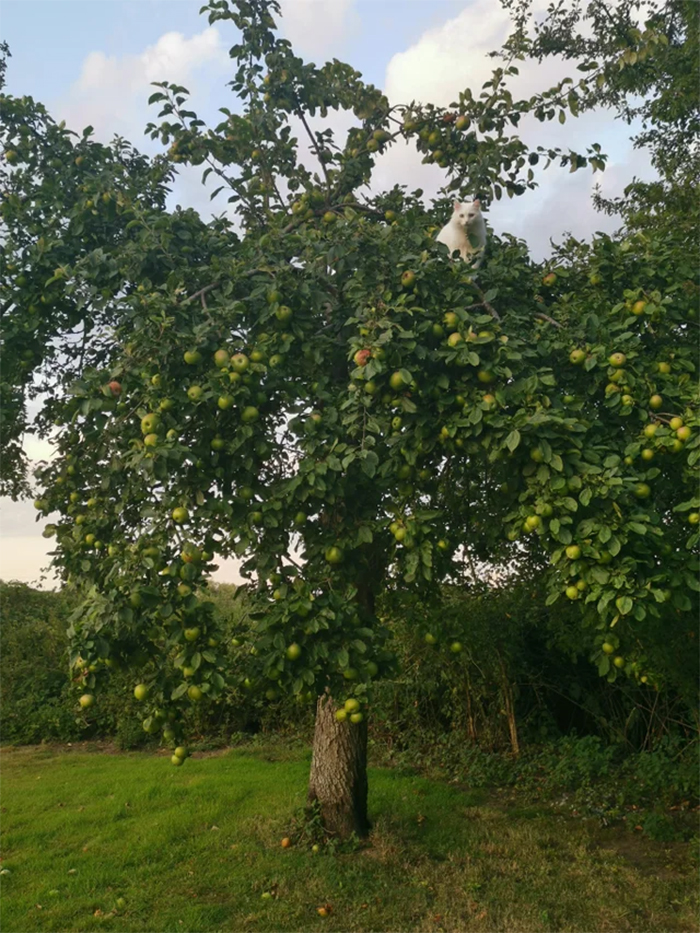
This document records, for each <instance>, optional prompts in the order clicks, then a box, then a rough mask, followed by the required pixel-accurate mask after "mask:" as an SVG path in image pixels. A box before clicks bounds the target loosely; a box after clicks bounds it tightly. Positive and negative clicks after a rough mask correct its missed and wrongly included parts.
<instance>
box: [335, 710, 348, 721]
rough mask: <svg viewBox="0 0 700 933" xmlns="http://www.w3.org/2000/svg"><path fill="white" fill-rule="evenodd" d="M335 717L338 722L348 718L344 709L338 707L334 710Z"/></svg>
mask: <svg viewBox="0 0 700 933" xmlns="http://www.w3.org/2000/svg"><path fill="white" fill-rule="evenodd" d="M335 718H336V720H337V721H338V722H345V720H346V719H347V718H348V714H347V713H346V712H345V710H344V709H338V710H336V711H335Z"/></svg>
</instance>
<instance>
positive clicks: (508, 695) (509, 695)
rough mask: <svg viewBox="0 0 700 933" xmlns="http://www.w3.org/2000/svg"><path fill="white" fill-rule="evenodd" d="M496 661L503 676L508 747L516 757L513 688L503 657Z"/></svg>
mask: <svg viewBox="0 0 700 933" xmlns="http://www.w3.org/2000/svg"><path fill="white" fill-rule="evenodd" d="M498 661H499V664H500V666H501V676H502V678H503V681H502V682H503V687H502V692H503V704H504V706H505V709H506V718H507V719H508V733H509V735H510V747H511V750H512V752H513V754H514V755H515V757H516V758H517V756H518V755H519V754H520V742H519V740H518V723H517V721H516V718H515V702H514V699H513V688H512V686H511V684H510V681H509V680H508V671H507V670H506V666H505V664H504V663H503V658H502V657H501V656H500V654H499V656H498Z"/></svg>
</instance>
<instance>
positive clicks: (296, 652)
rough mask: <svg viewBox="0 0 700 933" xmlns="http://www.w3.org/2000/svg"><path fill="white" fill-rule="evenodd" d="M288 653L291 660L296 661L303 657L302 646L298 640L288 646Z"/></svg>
mask: <svg viewBox="0 0 700 933" xmlns="http://www.w3.org/2000/svg"><path fill="white" fill-rule="evenodd" d="M286 654H287V657H288V658H289V660H290V661H296V660H297V659H298V658H300V657H301V647H300V646H299V645H297V644H296V642H292V644H291V645H289V647H288V648H287V652H286Z"/></svg>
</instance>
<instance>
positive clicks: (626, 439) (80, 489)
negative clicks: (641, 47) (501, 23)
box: [0, 0, 700, 731]
mask: <svg viewBox="0 0 700 933" xmlns="http://www.w3.org/2000/svg"><path fill="white" fill-rule="evenodd" d="M204 11H205V12H207V13H208V15H209V20H210V22H215V21H219V20H231V21H232V22H233V25H234V26H235V27H236V28H237V29H238V30H239V32H240V41H239V43H238V44H236V45H234V46H233V48H232V49H231V57H232V59H233V61H234V63H235V66H236V71H235V75H234V78H233V80H232V82H231V87H232V90H233V91H234V92H235V93H236V95H237V97H238V99H239V101H240V107H239V108H238V110H237V111H236V112H232V111H229V110H227V109H226V108H223V109H222V117H223V118H222V121H221V123H220V124H219V125H218V126H217V127H215V128H212V129H207V128H206V127H205V126H204V124H203V122H202V121H201V120H199V119H198V117H197V116H196V114H195V113H194V112H193V111H191V110H189V109H187V107H188V106H189V104H188V93H187V91H186V89H185V88H182V87H179V86H175V85H172V84H170V85H169V84H161V85H159V86H158V87H159V89H158V90H157V91H156V92H155V93H154V95H153V96H152V98H151V100H152V101H153V102H154V103H155V102H157V103H159V104H160V105H161V108H162V109H161V112H160V115H159V118H160V120H161V122H160V123H159V124H151V125H150V127H149V130H150V132H151V135H152V136H153V137H157V138H160V139H162V140H163V141H164V142H165V143H166V144H167V145H168V146H169V150H168V154H167V156H163V157H158V158H156V159H154V160H148V159H146V158H144V157H143V156H140V155H139V154H137V153H136V152H135V151H134V150H133V149H132V148H131V147H130V146H129V145H128V144H126V143H125V142H124V141H121V140H117V142H116V143H115V144H114V145H113V146H111V147H104V146H100V145H98V144H96V143H94V142H93V141H92V140H91V139H90V135H91V132H90V128H88V129H87V130H86V131H85V132H84V133H83V135H82V136H81V137H76V136H74V134H71V133H70V132H69V131H68V130H66V129H65V128H64V127H61V126H56V125H55V124H54V123H53V121H52V120H51V118H50V117H49V116H48V114H46V112H45V110H44V109H43V108H42V107H41V106H40V105H38V104H35V103H34V102H33V101H31V100H30V99H28V98H21V99H16V98H10V97H7V96H5V97H3V98H2V100H1V102H0V104H1V107H2V110H1V118H2V130H3V135H4V145H5V162H6V165H5V167H4V169H3V172H4V186H5V188H6V190H7V192H8V194H7V196H6V197H5V199H4V201H3V206H2V217H3V222H4V225H5V229H6V237H5V240H6V248H5V250H4V253H3V257H2V262H3V281H4V282H5V284H6V286H7V287H6V288H5V297H4V301H3V303H4V308H5V318H4V321H3V327H4V339H5V346H6V353H8V354H9V356H10V361H11V366H10V368H8V369H7V370H6V372H5V374H4V377H3V378H4V380H5V381H4V383H3V393H4V395H3V400H4V401H3V404H4V406H5V407H6V410H7V411H8V413H9V417H8V418H7V431H8V441H7V443H8V450H10V451H11V452H12V453H11V456H10V458H9V461H8V462H6V464H5V467H6V468H7V472H6V476H7V481H8V482H9V484H10V487H11V488H13V489H14V490H15V491H20V490H21V488H22V472H21V468H22V460H21V448H20V439H21V435H22V432H23V430H24V429H25V427H26V414H25V412H24V408H23V406H24V402H25V399H26V396H27V393H28V392H29V393H31V392H32V391H37V390H44V391H46V390H51V391H52V393H53V395H52V397H51V398H50V400H49V401H47V402H46V404H45V407H44V410H43V413H42V416H41V419H40V427H43V428H44V429H47V428H48V426H49V424H50V423H52V422H53V423H54V424H55V425H56V426H57V427H58V428H59V431H58V440H57V447H58V452H59V456H58V457H57V459H56V460H55V461H53V462H52V463H50V464H48V465H46V466H45V467H44V468H43V469H42V470H41V471H40V473H39V478H40V481H41V483H42V485H43V489H44V492H43V493H42V495H41V497H40V498H39V499H38V500H37V503H36V504H37V508H38V509H39V511H40V512H41V513H42V514H50V513H54V512H55V513H57V514H58V519H57V520H56V521H55V522H54V523H53V524H52V525H49V526H48V528H47V532H46V533H47V534H49V535H52V534H55V536H56V540H57V551H56V558H55V560H56V564H57V566H58V567H59V568H60V569H61V571H62V572H63V574H64V577H65V579H66V580H67V581H69V582H70V583H72V584H74V585H76V586H78V587H79V588H80V589H81V590H82V592H83V594H84V597H85V601H84V604H83V606H82V608H81V610H80V611H79V612H77V613H76V614H75V617H74V621H73V626H72V636H73V639H74V651H73V660H74V662H75V663H76V664H77V665H79V666H80V668H81V669H82V670H84V672H85V676H84V681H85V684H86V688H87V689H92V688H93V687H94V686H95V685H96V684H98V683H99V681H100V679H101V678H102V677H104V676H108V671H109V667H110V665H112V664H117V665H121V664H127V665H130V666H132V667H133V668H135V669H137V668H141V669H142V674H141V676H142V679H143V682H144V684H145V685H146V686H147V688H148V693H147V698H146V699H145V701H144V707H145V709H146V710H147V712H148V715H147V717H146V719H145V721H144V728H146V729H147V731H158V730H159V729H161V728H163V727H165V728H166V729H168V730H170V731H173V727H172V725H171V722H172V720H173V719H174V720H175V721H176V722H179V721H180V718H181V717H182V716H183V715H184V714H185V713H186V712H187V710H188V709H189V708H190V707H191V706H192V705H194V704H196V703H198V702H199V701H200V700H201V698H202V697H203V696H206V695H209V696H216V695H217V694H218V693H219V692H220V691H221V690H223V689H224V687H225V686H226V684H227V681H229V682H230V681H231V680H232V675H230V673H229V672H228V671H227V670H226V667H225V664H224V662H223V655H222V654H221V653H220V644H219V639H220V637H221V636H220V633H219V631H218V630H217V624H216V620H215V617H214V613H213V609H212V605H211V603H210V602H209V601H207V599H206V581H207V579H208V577H209V575H210V574H211V572H212V570H213V569H214V567H215V566H216V564H215V561H216V560H217V559H220V558H226V557H229V556H237V557H238V558H240V559H241V560H242V568H243V570H242V572H243V573H244V574H245V575H246V576H248V577H249V578H250V579H251V580H252V581H254V586H255V589H256V597H257V610H258V611H255V612H253V613H252V615H251V618H250V636H249V639H248V641H247V642H246V643H245V644H244V645H243V646H242V647H241V651H244V652H246V653H247V656H248V658H249V664H248V665H247V673H245V675H244V674H241V676H240V678H239V679H237V681H236V682H237V683H238V685H239V686H241V687H243V688H245V689H253V690H260V691H262V692H264V693H265V695H266V696H267V697H268V698H269V699H270V700H273V699H274V698H275V697H276V696H277V695H278V693H279V692H280V691H282V690H291V691H293V692H294V693H296V694H298V695H299V696H301V697H302V698H304V697H308V698H309V699H311V698H312V697H313V696H316V695H317V694H318V693H319V692H321V691H322V690H323V689H324V688H325V687H329V688H330V690H331V691H332V693H333V694H334V695H335V696H343V695H348V694H349V693H353V694H354V695H356V696H357V697H359V698H360V699H363V698H364V697H365V696H366V694H367V691H368V689H369V688H370V685H371V682H372V680H373V679H374V678H376V677H378V676H381V675H382V674H383V673H385V672H387V671H390V670H391V668H392V664H393V656H392V654H391V652H390V650H389V646H388V644H387V636H388V632H387V630H386V628H385V627H384V626H383V625H382V624H381V622H380V620H379V619H378V618H377V615H376V611H375V598H376V596H377V595H378V594H380V593H381V592H383V591H385V590H386V589H387V588H389V589H391V588H397V589H398V588H402V587H410V588H413V589H414V590H415V591H416V592H419V593H421V595H422V596H423V597H425V598H430V597H431V594H432V596H433V597H436V596H437V595H438V593H439V586H440V584H441V583H442V582H443V581H445V580H449V579H452V580H459V579H460V576H461V574H462V571H463V565H464V558H465V555H467V556H468V557H469V559H474V558H477V559H488V560H490V561H492V562H507V561H509V560H511V559H517V560H522V559H529V560H532V561H534V562H536V563H538V564H539V565H541V566H542V567H543V568H546V570H547V580H548V586H549V593H550V595H549V597H548V603H549V604H553V603H554V602H556V601H557V600H560V599H570V600H574V601H576V603H577V604H579V605H580V607H581V610H582V612H581V617H582V619H583V620H584V622H585V623H586V624H587V625H588V626H589V627H590V631H589V634H587V635H586V636H585V637H586V638H587V639H588V640H589V641H590V644H591V648H592V652H593V654H592V656H593V658H594V660H596V661H597V662H598V664H599V670H600V673H601V674H602V675H606V676H608V678H609V679H611V680H612V679H614V678H615V677H616V676H618V675H619V674H620V673H627V674H628V675H629V676H634V677H637V678H641V679H642V680H644V681H645V682H647V681H648V682H654V681H657V682H658V681H660V680H661V679H662V674H661V673H659V672H654V671H650V670H648V669H647V667H646V666H645V655H644V639H645V638H655V637H656V638H658V637H660V636H659V633H660V632H662V631H663V629H664V627H666V626H668V625H676V624H679V625H682V624H686V623H685V622H684V621H683V617H685V618H687V613H689V612H690V611H691V610H692V608H693V603H692V600H691V597H692V594H693V591H694V590H696V589H697V583H696V577H695V570H696V569H697V568H696V563H695V558H694V557H692V556H691V553H690V551H692V549H694V548H696V545H697V541H698V534H697V532H696V530H695V529H694V527H689V526H688V516H689V515H692V516H694V515H695V514H696V512H695V511H694V510H695V509H697V504H698V503H697V499H694V498H693V497H694V495H695V492H696V466H697V461H698V459H700V448H699V444H700V440H699V435H698V432H697V423H698V418H697V395H696V391H695V378H694V374H695V372H696V356H697V353H696V335H697V331H696V330H695V328H696V324H695V323H694V321H695V312H696V310H697V309H696V302H695V297H696V292H695V290H694V288H695V286H694V285H693V270H692V269H691V268H690V266H691V265H692V263H691V261H690V260H691V258H692V257H690V256H689V254H688V251H687V248H686V246H685V244H684V243H683V242H682V241H681V240H674V239H672V238H669V237H668V236H667V231H666V230H665V229H664V228H663V226H662V225H659V226H658V227H653V226H652V227H650V228H649V229H648V230H646V231H644V232H642V231H639V232H634V231H633V230H631V229H630V230H629V231H627V232H623V233H622V234H621V236H619V237H606V236H600V237H597V238H596V239H595V240H594V241H593V242H592V243H591V244H590V245H586V244H582V243H577V242H575V241H569V242H567V243H566V244H564V245H563V246H562V247H561V248H559V249H558V250H557V251H555V254H554V256H553V258H552V261H551V262H550V263H549V264H548V265H547V267H546V268H541V267H538V266H537V265H535V264H534V263H532V262H531V260H530V259H529V257H528V255H527V251H526V248H525V246H524V245H523V244H522V243H520V242H517V241H516V240H514V239H513V238H511V237H506V238H505V239H503V240H499V239H498V238H496V237H493V238H492V240H491V245H490V248H489V255H488V260H487V262H486V263H485V265H484V266H482V268H481V269H479V271H478V273H475V272H474V271H473V270H471V269H469V268H468V267H467V266H465V265H464V264H462V263H460V262H454V261H452V260H450V258H449V257H448V256H447V254H446V252H445V250H444V249H443V247H442V246H439V245H437V244H436V243H435V240H434V233H435V230H436V226H435V222H436V220H437V219H438V218H439V217H440V216H441V215H444V214H445V211H446V210H447V209H449V202H448V201H447V200H446V199H441V200H439V201H438V202H437V203H436V204H435V205H434V206H433V208H431V209H430V210H428V209H427V208H426V207H425V205H424V203H423V201H422V198H421V194H422V193H421V192H414V193H413V194H409V193H408V192H406V191H405V190H403V189H402V188H399V187H396V188H394V189H392V190H391V191H389V192H385V193H381V194H378V195H375V196H369V195H366V194H364V195H363V194H362V193H361V192H362V190H363V187H364V186H365V185H366V184H367V182H368V181H369V180H370V178H371V173H372V168H373V166H374V164H375V162H376V160H377V158H379V157H380V156H381V154H382V152H383V151H385V150H386V149H387V148H388V147H390V146H392V145H394V144H396V143H397V141H399V140H403V139H408V140H409V141H410V142H412V143H414V144H415V145H416V146H417V147H418V149H419V151H420V152H422V153H424V161H429V162H437V164H439V165H440V166H442V167H443V168H444V169H445V174H446V184H445V192H444V193H445V195H447V194H448V193H452V194H454V195H456V196H458V197H465V196H467V195H468V194H469V193H470V192H474V191H477V192H479V194H480V195H481V197H482V200H484V201H485V202H487V203H488V202H490V201H492V200H498V199H499V198H501V197H502V195H503V193H504V192H505V193H506V194H507V195H508V196H515V195H520V194H523V193H524V192H525V191H526V190H527V189H528V188H532V187H534V186H535V185H536V183H537V182H536V178H537V176H536V172H538V171H539V170H540V169H541V168H542V167H543V165H542V163H544V166H547V165H548V164H550V163H551V162H558V163H560V164H562V165H566V166H567V167H568V168H569V169H570V170H576V169H578V168H581V167H583V166H585V165H590V166H591V167H592V168H593V169H594V170H602V169H603V168H604V165H605V156H604V155H603V154H602V153H601V152H600V147H598V146H597V145H592V146H591V147H590V149H589V150H588V151H587V153H586V154H585V155H584V154H581V153H575V152H571V151H569V152H562V151H559V150H556V149H552V150H550V149H544V148H543V147H536V148H535V149H533V150H529V149H528V148H527V147H526V146H525V144H524V143H523V141H522V140H521V139H520V138H519V137H518V136H517V132H516V128H517V125H518V122H519V120H520V119H521V117H522V116H523V115H524V114H526V113H533V112H534V113H535V114H536V115H539V116H541V118H542V119H551V118H554V117H556V116H557V115H558V114H559V113H563V112H564V110H563V109H560V108H564V107H566V108H568V110H569V111H570V112H571V113H572V114H574V115H575V114H576V113H577V112H578V110H579V103H578V101H579V96H578V92H576V93H574V94H573V96H572V92H571V91H567V86H568V84H570V83H571V82H568V83H567V82H562V83H561V84H560V85H559V86H558V87H557V88H554V89H551V90H550V91H547V92H545V93H544V94H542V95H535V96H534V97H532V98H530V99H527V100H514V98H513V96H512V94H511V92H510V91H509V90H508V79H509V77H510V76H512V75H513V74H515V68H514V66H512V65H509V66H507V67H505V68H499V69H497V70H496V71H495V72H494V76H493V78H492V80H491V81H489V82H487V84H486V85H485V87H484V89H483V90H482V92H481V93H480V94H479V95H478V96H477V95H474V94H473V93H472V92H471V91H469V90H466V91H464V92H463V93H462V94H460V96H459V99H458V100H457V101H455V103H454V104H453V105H452V106H451V107H450V108H437V107H434V106H432V105H421V104H418V103H416V102H412V103H410V104H407V105H390V103H389V102H388V101H387V100H386V98H385V97H384V96H383V95H382V93H381V92H380V91H378V90H377V89H376V88H374V87H372V86H371V85H367V84H365V83H364V82H363V81H362V80H361V76H360V75H359V74H358V73H357V72H356V71H354V69H352V68H351V67H350V66H348V65H345V64H343V63H340V62H338V61H334V62H331V63H328V64H326V65H324V66H322V67H320V68H319V67H316V66H315V65H312V64H308V63H305V62H304V61H303V60H302V59H300V58H299V57H297V56H295V55H294V53H293V51H292V49H291V47H290V45H289V43H288V42H286V41H285V40H282V39H280V38H279V37H278V36H277V34H276V32H275V23H274V18H273V17H274V15H275V14H277V13H278V12H279V11H278V8H277V4H276V3H274V2H272V0H250V2H247V0H237V2H236V3H228V2H226V0H215V2H212V3H210V4H209V5H208V6H206V7H205V8H204ZM659 45H663V43H659ZM664 47H665V46H664ZM604 80H605V81H608V78H607V77H605V74H604ZM553 101H556V104H557V106H556V107H554V106H553ZM340 109H342V110H347V111H352V113H353V114H354V116H355V118H356V121H357V122H356V124H355V125H354V126H353V127H352V129H351V130H350V131H349V132H348V133H347V135H346V137H345V139H344V140H339V139H338V138H337V134H336V133H335V132H334V130H333V128H332V121H331V120H329V117H328V115H329V112H330V111H333V110H340ZM319 121H325V122H323V128H322V129H314V128H313V127H312V124H314V123H315V124H317V123H318V122H319ZM309 149H310V150H311V152H310V153H309ZM309 161H311V162H312V164H313V165H314V166H315V168H309V167H307V163H308V162H309ZM178 164H195V165H206V168H205V169H204V176H205V179H206V178H207V177H208V176H209V175H211V174H213V175H215V176H217V177H218V178H219V179H220V183H221V185H220V187H221V188H222V189H227V190H228V191H229V192H230V194H229V201H230V203H231V205H232V208H233V210H234V211H235V217H236V226H234V224H233V223H232V222H231V221H230V220H229V219H227V218H225V217H221V218H219V219H216V220H213V221H211V222H210V223H205V222H203V221H202V219H201V218H200V217H199V216H198V215H197V214H196V213H195V212H194V211H187V210H180V209H177V210H175V211H172V212H168V211H166V209H165V206H164V203H165V196H166V194H167V191H168V185H169V184H170V183H171V182H172V180H173V178H174V173H175V172H176V170H177V165H178ZM59 168H60V170H61V171H60V183H59V171H58V170H59ZM661 168H663V166H661ZM32 379H34V380H35V381H34V382H33V383H32V382H31V380H32ZM32 386H33V388H32ZM674 419H676V420H674ZM692 520H693V521H695V519H692ZM691 532H692V533H691ZM693 598H694V597H693ZM679 620H680V621H679ZM603 645H606V646H610V645H612V647H613V649H614V656H612V655H611V653H610V652H609V651H608V649H607V648H605V650H604V649H603ZM239 681H240V682H239ZM168 717H170V718H168ZM178 728H179V727H178Z"/></svg>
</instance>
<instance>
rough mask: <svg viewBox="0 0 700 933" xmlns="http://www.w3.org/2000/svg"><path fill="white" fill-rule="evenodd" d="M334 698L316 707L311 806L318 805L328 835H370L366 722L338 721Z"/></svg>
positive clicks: (309, 796)
mask: <svg viewBox="0 0 700 933" xmlns="http://www.w3.org/2000/svg"><path fill="white" fill-rule="evenodd" d="M336 709H337V707H336V705H335V703H334V702H333V698H332V697H330V696H328V695H324V696H321V697H319V699H318V704H317V706H316V728H315V731H314V745H313V754H312V756H311V774H310V775H309V795H308V803H309V805H312V804H315V803H316V804H318V807H319V811H320V815H321V820H322V822H323V826H324V828H325V830H326V832H328V833H330V834H333V835H334V836H336V837H338V838H340V839H347V838H348V837H349V836H351V835H352V834H353V833H355V834H356V835H357V836H359V837H363V836H366V835H367V832H368V831H369V821H368V819H367V722H366V721H365V720H363V721H362V722H360V723H351V722H349V721H346V722H338V721H337V720H336V718H335V711H336Z"/></svg>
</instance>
